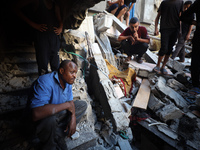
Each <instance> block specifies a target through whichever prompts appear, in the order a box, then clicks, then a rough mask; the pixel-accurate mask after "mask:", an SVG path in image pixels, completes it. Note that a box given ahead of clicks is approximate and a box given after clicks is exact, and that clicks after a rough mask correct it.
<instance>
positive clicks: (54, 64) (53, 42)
mask: <svg viewBox="0 0 200 150" xmlns="http://www.w3.org/2000/svg"><path fill="white" fill-rule="evenodd" d="M49 41H50V42H49V44H50V51H51V52H50V53H51V54H50V60H49V61H50V66H51V71H57V70H58V67H59V54H58V52H59V49H60V39H59V37H58V36H57V35H56V34H55V33H54V32H53V33H50V34H49Z"/></svg>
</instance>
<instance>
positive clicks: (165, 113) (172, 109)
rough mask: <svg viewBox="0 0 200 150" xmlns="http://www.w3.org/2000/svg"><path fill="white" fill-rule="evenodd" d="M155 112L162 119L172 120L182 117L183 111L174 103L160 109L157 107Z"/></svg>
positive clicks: (165, 120)
mask: <svg viewBox="0 0 200 150" xmlns="http://www.w3.org/2000/svg"><path fill="white" fill-rule="evenodd" d="M156 114H157V115H158V116H159V117H160V118H161V119H162V120H163V121H164V122H167V121H168V120H173V119H177V118H180V117H182V115H183V112H182V111H181V110H180V109H179V108H177V107H176V106H175V105H174V103H171V104H169V105H166V106H165V107H163V108H162V109H159V110H158V111H157V112H156Z"/></svg>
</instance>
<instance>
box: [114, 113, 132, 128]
mask: <svg viewBox="0 0 200 150" xmlns="http://www.w3.org/2000/svg"><path fill="white" fill-rule="evenodd" d="M112 115H113V118H114V119H115V124H116V127H117V131H120V130H125V129H127V127H128V126H129V122H130V120H129V118H128V116H127V115H126V113H124V112H114V113H112Z"/></svg>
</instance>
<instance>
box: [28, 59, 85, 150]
mask: <svg viewBox="0 0 200 150" xmlns="http://www.w3.org/2000/svg"><path fill="white" fill-rule="evenodd" d="M76 73H77V66H76V64H75V63H74V62H72V61H70V60H65V61H63V62H62V63H61V64H60V67H59V69H58V72H56V71H54V72H52V73H49V74H45V75H43V76H40V77H39V78H38V79H37V80H36V82H35V83H34V86H33V93H32V98H31V102H30V107H31V110H32V120H33V121H34V122H36V123H35V124H36V134H37V136H38V138H39V139H40V141H41V143H42V146H43V147H42V149H45V150H47V149H48V150H56V149H63V147H61V144H60V141H62V140H63V139H64V136H68V137H70V136H71V135H73V134H74V133H75V131H76V123H78V122H79V121H80V119H81V117H82V116H83V115H84V113H85V110H86V108H87V104H86V102H84V101H81V100H77V101H73V95H72V84H73V83H74V81H75V78H76ZM75 110H76V111H75ZM62 144H63V143H62ZM62 146H63V145H62ZM65 146H66V145H65Z"/></svg>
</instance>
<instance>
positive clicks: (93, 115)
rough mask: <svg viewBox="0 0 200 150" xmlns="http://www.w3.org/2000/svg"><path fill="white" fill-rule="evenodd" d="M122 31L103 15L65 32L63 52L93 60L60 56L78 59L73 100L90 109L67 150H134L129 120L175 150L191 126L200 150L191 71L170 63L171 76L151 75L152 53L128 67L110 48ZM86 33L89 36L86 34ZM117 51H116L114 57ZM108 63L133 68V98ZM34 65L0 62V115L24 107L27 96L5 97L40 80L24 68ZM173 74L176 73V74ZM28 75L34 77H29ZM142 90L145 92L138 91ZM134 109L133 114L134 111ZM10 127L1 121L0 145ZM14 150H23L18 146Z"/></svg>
mask: <svg viewBox="0 0 200 150" xmlns="http://www.w3.org/2000/svg"><path fill="white" fill-rule="evenodd" d="M142 5H143V4H141V6H142ZM143 17H144V16H143ZM142 19H145V18H142ZM124 29H126V25H125V24H123V23H122V22H120V21H119V19H117V18H116V17H115V16H113V15H111V14H109V13H107V12H106V11H104V13H98V14H95V15H94V16H87V17H86V19H85V20H84V21H83V22H82V24H81V26H80V28H79V29H78V30H65V33H64V37H65V40H66V43H65V44H66V45H65V49H66V50H71V51H73V52H75V53H76V54H79V55H81V56H82V57H83V58H84V59H87V58H88V57H90V59H88V60H87V61H88V62H89V63H90V64H89V63H86V60H84V59H82V58H79V57H77V56H74V55H71V54H67V53H65V52H63V51H61V52H59V55H60V59H61V60H64V59H74V60H75V61H76V62H77V64H78V72H77V78H76V80H75V83H74V84H73V86H72V91H73V96H74V100H80V99H81V100H85V101H86V102H87V104H88V108H87V110H86V114H85V116H84V117H83V118H82V120H81V122H80V123H79V124H77V126H78V128H79V130H77V131H76V133H75V134H74V135H72V137H71V138H67V139H65V140H66V143H67V147H68V149H73V150H86V149H88V150H93V149H94V150H105V149H107V150H108V149H113V150H114V149H115V150H120V149H121V150H129V149H130V150H132V149H133V147H134V146H132V147H131V145H132V144H134V143H133V140H134V142H135V140H136V138H135V137H133V134H132V129H131V128H134V127H135V125H132V124H131V123H132V122H130V118H131V119H133V118H134V117H135V118H136V119H138V120H144V121H141V122H137V120H136V121H135V120H131V121H135V122H137V123H138V124H140V126H143V127H145V128H146V129H147V130H149V131H151V132H153V133H154V134H155V135H157V136H158V137H160V138H164V139H163V140H164V141H165V142H169V143H168V144H169V145H171V146H173V147H176V145H177V141H179V138H181V137H180V135H181V136H183V135H184V136H186V135H187V134H186V130H182V129H183V128H184V127H181V125H183V126H184V125H188V126H187V127H191V126H190V121H191V122H192V124H193V126H192V128H193V129H191V130H190V131H192V132H191V134H190V137H192V138H190V139H187V138H185V139H184V142H185V143H186V145H189V146H190V147H192V148H194V149H198V148H199V147H198V146H199V145H200V142H199V138H200V134H199V133H200V119H199V118H198V117H197V116H196V115H194V114H193V113H192V112H190V110H189V108H188V106H189V105H190V104H189V102H188V101H186V100H188V99H187V98H188V97H190V98H191V95H189V93H187V91H188V87H189V82H188V81H189V79H190V74H189V73H187V74H186V73H185V72H184V71H183V70H184V69H185V68H186V67H187V66H185V65H183V64H182V63H179V62H178V61H175V60H171V59H170V60H169V62H168V63H167V66H168V67H169V68H170V69H167V70H168V73H169V74H170V77H169V76H163V75H161V74H159V75H158V74H156V73H154V72H152V70H153V68H154V67H155V64H156V63H157V60H158V56H157V55H156V54H155V53H153V52H151V51H150V50H147V52H146V53H145V55H144V62H143V63H142V64H138V63H137V62H136V61H135V60H131V61H129V62H126V58H127V56H126V55H125V54H122V53H121V51H120V50H119V47H114V46H113V45H112V43H111V39H112V40H116V39H117V36H118V35H119V34H120V33H121V32H122V31H124ZM85 32H87V33H88V34H87V35H86V33H85ZM113 33H114V34H113ZM95 42H96V43H95ZM113 43H115V44H116V45H117V44H119V43H117V42H113ZM113 51H115V53H116V54H115V55H114V52H113ZM105 59H107V60H108V61H109V63H110V64H112V65H113V66H115V67H116V68H117V69H118V70H120V71H123V70H126V69H127V68H133V69H134V70H135V72H136V73H137V77H136V79H133V80H134V82H133V84H132V88H131V91H130V97H125V94H124V93H123V92H122V88H121V87H120V86H119V85H118V84H116V83H115V84H114V83H112V81H111V80H110V79H109V70H108V67H107V65H106V61H105ZM35 60H36V59H35V58H34V57H32V55H29V57H27V58H25V59H24V60H23V57H22V58H21V57H18V56H13V57H5V59H4V60H3V61H2V62H1V64H0V77H1V78H0V93H3V94H0V99H1V100H0V106H1V108H0V114H1V115H2V114H5V113H9V112H11V111H16V110H20V109H23V108H25V106H26V103H27V94H28V93H26V94H24V95H23V96H22V95H20V96H19V95H17V96H15V95H8V94H7V92H12V91H17V90H22V89H25V88H30V86H31V84H32V82H33V81H34V80H35V79H36V78H37V76H36V75H33V74H34V73H35V72H36V73H37V71H35V70H37V68H35V67H30V68H27V66H26V67H25V69H24V68H23V67H22V66H24V64H25V65H26V63H28V65H29V63H32V64H34V66H37V64H36V61H35ZM11 62H12V63H11ZM28 69H29V70H28ZM186 69H187V68H186ZM171 70H172V71H173V72H171ZM174 72H177V73H175V74H173V73H174ZM29 74H31V75H30V76H29ZM158 76H159V77H158ZM162 76H163V77H162ZM144 83H145V84H144ZM138 89H141V90H139V91H138ZM141 91H142V92H141ZM5 93H6V94H5ZM138 97H139V98H138ZM192 98H193V101H192V102H193V103H192V104H193V105H194V104H196V105H198V106H200V95H196V97H192ZM135 102H137V105H136V104H135ZM133 104H135V105H133ZM147 105H148V109H147V112H148V111H149V113H150V114H152V118H148V119H147V112H146V111H145V110H144V109H146V108H147ZM133 107H134V109H132V108H133ZM135 107H139V108H137V110H138V112H143V113H140V115H141V116H139V115H138V114H139V113H138V114H137V116H136V115H135V116H134V114H133V110H136V108H135ZM144 114H145V115H144ZM130 116H131V117H130ZM129 117H130V118H129ZM148 117H149V116H148ZM154 117H155V118H156V119H158V117H159V121H156V120H154V119H153V118H154ZM188 118H189V119H188ZM188 120H189V121H188ZM10 124H11V123H7V122H6V121H5V120H3V121H0V129H3V130H0V134H1V135H2V136H0V142H3V141H4V140H5V139H6V136H7V135H6V134H7V133H9V132H12V131H11V129H10V126H11V125H10ZM129 126H131V128H130V127H129ZM187 127H186V129H187V130H189V129H190V128H187ZM5 131H6V132H7V133H5ZM119 131H125V133H126V136H128V139H123V138H122V137H121V136H119V133H118V132H119ZM180 133H181V134H180ZM179 134H180V135H179ZM188 134H189V133H188ZM163 135H164V136H163ZM184 136H183V137H184ZM183 137H182V138H183ZM171 140H172V141H173V142H171ZM130 143H131V144H130ZM22 146H23V147H26V148H27V147H28V143H27V142H26V141H25V142H23V144H22ZM15 148H19V149H20V148H21V147H20V146H16V147H15ZM176 148H177V147H176Z"/></svg>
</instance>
